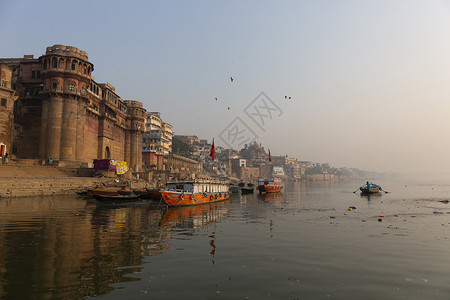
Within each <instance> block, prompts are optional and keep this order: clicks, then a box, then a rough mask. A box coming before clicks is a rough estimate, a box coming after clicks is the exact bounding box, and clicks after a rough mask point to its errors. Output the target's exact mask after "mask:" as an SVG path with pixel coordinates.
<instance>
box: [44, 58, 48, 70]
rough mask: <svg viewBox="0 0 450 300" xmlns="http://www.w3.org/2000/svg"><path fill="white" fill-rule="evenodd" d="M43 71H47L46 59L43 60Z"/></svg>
mask: <svg viewBox="0 0 450 300" xmlns="http://www.w3.org/2000/svg"><path fill="white" fill-rule="evenodd" d="M43 68H44V70H46V69H47V59H44V67H43Z"/></svg>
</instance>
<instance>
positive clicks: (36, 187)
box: [0, 177, 111, 198]
mask: <svg viewBox="0 0 450 300" xmlns="http://www.w3.org/2000/svg"><path fill="white" fill-rule="evenodd" d="M110 181H111V179H109V178H93V177H91V178H89V177H65V178H62V177H61V178H56V177H34V178H33V177H29V178H27V177H21V178H14V177H9V178H8V177H4V178H0V198H9V197H24V196H44V195H55V194H57V195H63V194H75V192H77V191H83V190H85V189H86V188H94V187H97V186H103V185H104V184H107V183H108V182H110Z"/></svg>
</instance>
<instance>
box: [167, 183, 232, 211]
mask: <svg viewBox="0 0 450 300" xmlns="http://www.w3.org/2000/svg"><path fill="white" fill-rule="evenodd" d="M161 196H162V198H163V199H164V202H166V204H167V205H169V206H186V205H197V204H203V203H211V202H217V201H222V200H226V199H228V198H229V197H230V192H229V182H226V181H221V180H200V179H199V180H178V181H168V182H167V184H166V189H165V190H163V191H161Z"/></svg>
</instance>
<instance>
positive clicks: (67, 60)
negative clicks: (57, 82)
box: [66, 58, 72, 70]
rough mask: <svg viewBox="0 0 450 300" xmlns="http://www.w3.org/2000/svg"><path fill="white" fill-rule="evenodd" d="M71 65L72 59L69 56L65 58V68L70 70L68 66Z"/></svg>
mask: <svg viewBox="0 0 450 300" xmlns="http://www.w3.org/2000/svg"><path fill="white" fill-rule="evenodd" d="M71 66H72V61H71V59H70V58H68V59H66V70H70V67H71Z"/></svg>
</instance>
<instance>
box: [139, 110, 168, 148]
mask: <svg viewBox="0 0 450 300" xmlns="http://www.w3.org/2000/svg"><path fill="white" fill-rule="evenodd" d="M172 138H173V127H172V125H170V124H169V123H165V122H163V121H162V119H161V113H159V112H147V113H146V115H145V132H144V134H143V143H144V145H143V150H145V149H146V148H148V147H149V145H150V144H153V145H154V146H155V147H161V148H162V149H163V154H164V155H167V154H169V153H170V152H172Z"/></svg>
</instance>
